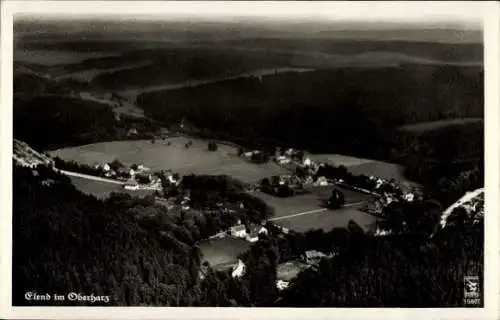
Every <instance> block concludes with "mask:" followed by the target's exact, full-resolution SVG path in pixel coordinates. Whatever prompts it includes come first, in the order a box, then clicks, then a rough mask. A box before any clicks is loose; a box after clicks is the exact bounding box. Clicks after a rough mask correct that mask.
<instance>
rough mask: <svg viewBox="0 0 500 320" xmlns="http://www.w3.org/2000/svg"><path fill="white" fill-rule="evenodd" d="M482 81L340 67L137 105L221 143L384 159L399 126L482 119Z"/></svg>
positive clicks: (437, 70) (424, 70) (474, 76)
mask: <svg viewBox="0 0 500 320" xmlns="http://www.w3.org/2000/svg"><path fill="white" fill-rule="evenodd" d="M380 79H384V81H380ZM482 79H483V76H482V71H481V69H480V68H465V67H451V66H438V67H436V66H415V65H412V66H407V67H401V68H377V69H370V68H364V69H362V68H359V69H356V68H342V69H336V70H320V71H315V72H304V73H293V72H291V73H283V74H277V75H271V76H264V77H262V78H261V79H258V78H244V79H237V80H230V81H223V82H218V83H213V84H207V85H203V86H199V87H192V88H185V89H179V90H168V91H160V92H154V93H145V94H142V95H141V96H139V98H138V103H139V105H140V106H141V108H143V109H144V110H145V112H146V114H149V115H150V116H151V117H153V118H155V119H158V120H161V121H165V122H166V123H171V122H175V121H179V120H180V119H182V118H183V117H186V118H187V119H188V120H189V121H191V122H192V123H193V124H194V125H195V126H197V127H198V128H204V129H209V130H210V131H212V132H214V133H217V134H218V135H219V136H220V137H221V138H222V137H223V138H226V139H228V140H238V142H242V140H246V141H245V142H246V143H247V144H251V143H254V144H255V142H261V143H262V142H264V143H265V142H266V141H267V142H268V143H270V142H272V143H276V141H278V142H280V143H282V144H284V145H291V146H295V147H297V148H303V149H306V150H308V151H311V152H321V153H341V154H349V155H355V156H364V157H374V158H378V159H385V160H387V159H388V158H389V157H390V154H391V153H390V150H391V148H395V147H401V146H399V145H397V144H396V143H397V139H395V137H397V136H398V132H399V130H398V129H399V127H400V126H402V125H405V124H409V123H417V122H427V121H434V120H441V119H449V118H463V117H483V98H482V96H483V81H482ZM360 115H362V116H360ZM474 138H475V137H474ZM395 144H396V145H395Z"/></svg>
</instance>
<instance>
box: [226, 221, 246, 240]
mask: <svg viewBox="0 0 500 320" xmlns="http://www.w3.org/2000/svg"><path fill="white" fill-rule="evenodd" d="M229 230H230V232H231V235H232V236H233V237H235V238H245V237H246V235H247V230H246V227H245V225H244V224H238V225H236V226H232V227H231V228H230V229H229Z"/></svg>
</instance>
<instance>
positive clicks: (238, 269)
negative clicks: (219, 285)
mask: <svg viewBox="0 0 500 320" xmlns="http://www.w3.org/2000/svg"><path fill="white" fill-rule="evenodd" d="M244 274H245V264H244V263H243V261H241V260H238V264H237V265H236V266H234V268H233V273H232V274H231V275H232V276H233V278H240V277H242V276H243V275H244Z"/></svg>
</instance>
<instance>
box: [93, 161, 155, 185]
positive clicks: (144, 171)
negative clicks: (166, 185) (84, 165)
mask: <svg viewBox="0 0 500 320" xmlns="http://www.w3.org/2000/svg"><path fill="white" fill-rule="evenodd" d="M96 169H102V171H103V172H104V176H105V177H106V178H115V179H117V180H122V181H126V182H127V183H126V184H125V185H124V189H125V190H139V189H150V190H162V186H161V180H160V178H159V177H158V176H156V175H153V174H152V173H151V171H150V169H149V168H147V167H145V166H144V165H143V164H139V165H135V164H134V165H132V166H130V167H126V166H116V165H113V163H105V164H104V165H102V166H100V165H96Z"/></svg>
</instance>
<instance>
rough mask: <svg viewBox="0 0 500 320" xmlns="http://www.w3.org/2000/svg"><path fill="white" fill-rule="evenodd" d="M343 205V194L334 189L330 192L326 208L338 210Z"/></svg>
mask: <svg viewBox="0 0 500 320" xmlns="http://www.w3.org/2000/svg"><path fill="white" fill-rule="evenodd" d="M344 204H345V199H344V193H343V192H342V191H340V190H339V189H334V190H333V191H332V195H331V196H330V198H329V199H328V203H327V205H328V207H329V208H330V209H340V208H342V207H343V206H344Z"/></svg>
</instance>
